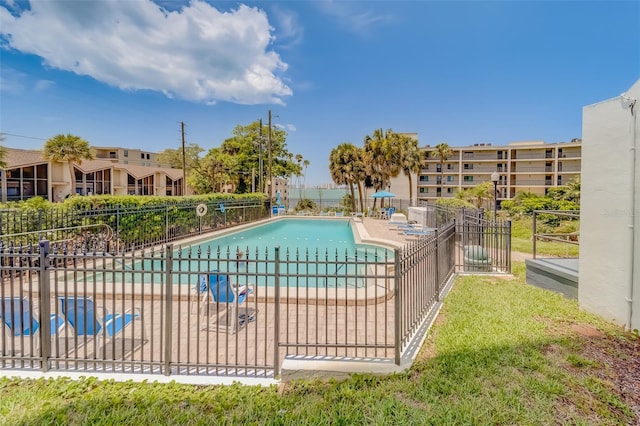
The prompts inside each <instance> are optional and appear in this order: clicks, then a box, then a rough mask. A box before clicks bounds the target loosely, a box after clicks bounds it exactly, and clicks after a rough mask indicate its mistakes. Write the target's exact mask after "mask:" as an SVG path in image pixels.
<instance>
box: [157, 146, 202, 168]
mask: <svg viewBox="0 0 640 426" xmlns="http://www.w3.org/2000/svg"><path fill="white" fill-rule="evenodd" d="M184 152H185V165H186V167H187V169H188V170H191V169H193V168H195V167H197V166H198V161H199V160H200V153H202V152H204V148H202V147H201V146H200V145H198V144H195V143H190V144H188V145H186V146H185V147H184ZM156 160H157V161H158V163H160V164H162V165H163V166H169V167H171V168H172V169H181V168H182V148H178V149H173V148H167V149H165V150H163V151H160V152H159V153H158V156H157V157H156Z"/></svg>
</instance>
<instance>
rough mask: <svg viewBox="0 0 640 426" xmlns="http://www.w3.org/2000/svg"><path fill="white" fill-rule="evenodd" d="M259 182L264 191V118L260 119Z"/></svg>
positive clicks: (261, 190) (261, 189)
mask: <svg viewBox="0 0 640 426" xmlns="http://www.w3.org/2000/svg"><path fill="white" fill-rule="evenodd" d="M258 144H259V148H258V175H259V176H258V184H259V185H260V192H264V170H263V167H262V118H261V119H260V137H259V139H258Z"/></svg>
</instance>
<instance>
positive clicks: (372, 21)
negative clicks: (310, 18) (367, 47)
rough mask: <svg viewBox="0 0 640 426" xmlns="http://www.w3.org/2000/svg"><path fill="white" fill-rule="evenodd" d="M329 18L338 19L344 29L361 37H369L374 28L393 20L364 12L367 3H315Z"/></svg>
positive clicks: (332, 1)
mask: <svg viewBox="0 0 640 426" xmlns="http://www.w3.org/2000/svg"><path fill="white" fill-rule="evenodd" d="M314 4H316V5H317V6H318V8H319V9H320V10H321V11H322V12H324V13H325V14H327V15H329V16H333V17H334V18H336V20H337V22H338V23H340V24H341V25H342V26H343V27H344V28H346V29H347V30H349V31H352V32H354V33H357V34H360V35H365V36H367V35H369V34H370V33H371V30H372V28H373V27H374V26H375V25H377V24H380V23H383V22H386V21H388V20H389V19H391V18H390V17H389V16H386V15H379V14H375V13H373V12H371V11H363V10H362V9H361V7H362V5H363V4H368V3H367V2H344V1H334V0H326V1H319V2H316V3H314Z"/></svg>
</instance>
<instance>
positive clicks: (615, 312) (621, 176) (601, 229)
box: [578, 80, 640, 329]
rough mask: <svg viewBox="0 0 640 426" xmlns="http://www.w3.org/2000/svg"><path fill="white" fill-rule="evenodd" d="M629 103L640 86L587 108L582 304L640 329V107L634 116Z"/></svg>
mask: <svg viewBox="0 0 640 426" xmlns="http://www.w3.org/2000/svg"><path fill="white" fill-rule="evenodd" d="M627 97H628V98H631V99H638V98H640V80H639V81H638V82H636V84H635V85H634V86H633V87H632V88H631V89H629V90H628V91H627V92H626V93H625V96H618V97H616V98H613V99H610V100H607V101H603V102H600V103H598V104H595V105H590V106H587V107H584V108H583V123H582V178H581V179H582V181H581V201H580V262H579V274H580V275H579V290H578V301H579V303H580V307H581V308H583V309H585V310H588V311H590V312H594V313H597V314H599V315H601V316H603V317H604V318H606V319H608V320H613V321H614V322H616V323H618V324H620V325H625V326H627V327H629V326H630V327H631V328H632V329H640V268H634V264H635V265H640V263H639V262H640V237H639V234H640V214H639V213H640V209H639V206H640V203H639V202H640V194H639V191H638V188H640V161H637V162H636V164H635V166H634V151H633V149H632V147H633V146H634V141H635V144H636V145H640V144H639V143H638V135H640V129H638V123H639V122H640V121H639V120H637V115H638V113H640V103H638V104H637V105H635V107H634V109H633V113H634V115H632V114H631V108H630V101H629V100H628V99H626V98H627ZM637 149H640V146H637ZM634 168H635V170H634ZM634 174H635V181H634ZM634 195H635V196H634ZM634 211H635V212H636V218H635V222H636V223H635V228H634V227H633V225H634V217H633V212H634ZM634 246H635V247H634ZM631 286H633V287H631ZM631 288H633V299H634V300H633V306H631V304H630V303H629V296H630V295H631V291H630V289H631ZM631 308H632V309H631Z"/></svg>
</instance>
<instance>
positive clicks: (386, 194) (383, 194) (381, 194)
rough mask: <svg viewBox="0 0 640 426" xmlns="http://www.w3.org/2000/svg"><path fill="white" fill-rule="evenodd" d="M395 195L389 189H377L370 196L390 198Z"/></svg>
mask: <svg viewBox="0 0 640 426" xmlns="http://www.w3.org/2000/svg"><path fill="white" fill-rule="evenodd" d="M395 196H396V194H393V193H391V192H389V191H378V192H375V193H373V194H372V195H371V197H372V198H392V197H395Z"/></svg>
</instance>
